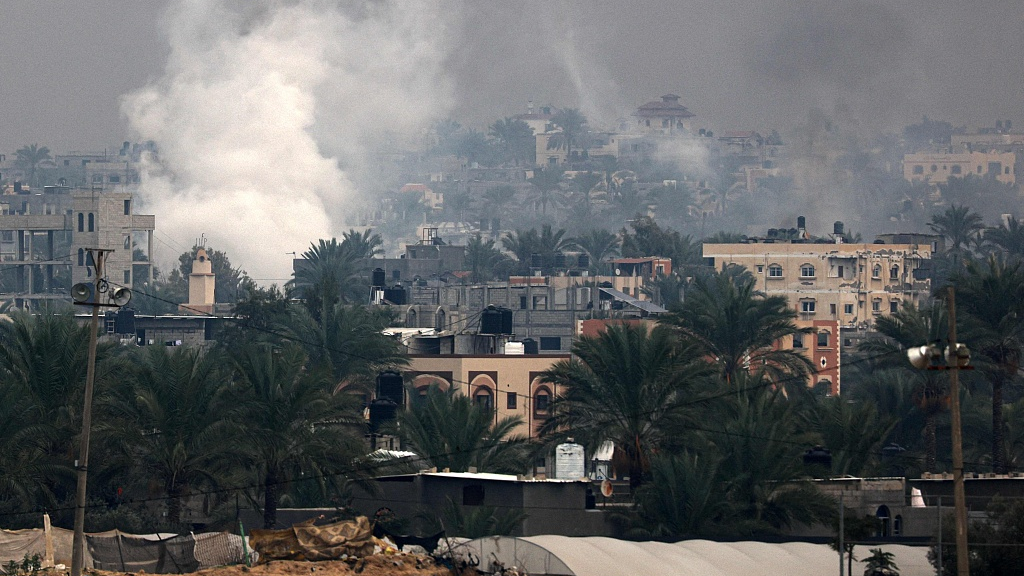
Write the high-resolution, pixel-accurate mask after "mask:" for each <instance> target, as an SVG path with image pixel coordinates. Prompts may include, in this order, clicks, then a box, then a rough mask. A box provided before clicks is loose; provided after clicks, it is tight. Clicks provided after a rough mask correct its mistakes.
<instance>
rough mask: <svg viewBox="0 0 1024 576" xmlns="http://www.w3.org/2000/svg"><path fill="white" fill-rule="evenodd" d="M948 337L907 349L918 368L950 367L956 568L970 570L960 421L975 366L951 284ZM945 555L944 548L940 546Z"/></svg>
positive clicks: (965, 575) (963, 574) (961, 573)
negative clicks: (964, 373) (964, 381)
mask: <svg viewBox="0 0 1024 576" xmlns="http://www.w3.org/2000/svg"><path fill="white" fill-rule="evenodd" d="M946 303H947V304H948V306H949V338H948V342H947V345H946V347H945V348H943V347H942V342H941V341H939V340H937V341H935V342H932V343H930V344H926V345H924V346H918V347H916V348H911V349H909V350H907V359H909V360H910V364H911V365H912V366H914V368H917V369H919V370H949V414H950V428H951V429H952V430H951V432H952V436H953V504H954V506H955V510H956V572H957V575H958V576H969V575H970V573H971V570H970V564H969V558H968V551H967V502H966V497H965V496H964V449H963V437H962V433H961V425H960V371H961V370H972V369H973V367H972V366H970V365H969V364H970V362H971V352H970V350H968V349H967V346H966V345H964V344H961V343H958V342H957V341H956V291H955V290H954V288H953V287H952V286H950V287H949V296H948V297H947V298H946ZM939 555H940V556H941V555H942V550H939Z"/></svg>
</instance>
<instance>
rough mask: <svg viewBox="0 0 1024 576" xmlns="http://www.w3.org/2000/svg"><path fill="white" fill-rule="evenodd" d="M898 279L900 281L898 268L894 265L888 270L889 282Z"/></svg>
mask: <svg viewBox="0 0 1024 576" xmlns="http://www.w3.org/2000/svg"><path fill="white" fill-rule="evenodd" d="M899 279H900V267H899V266H897V265H895V264H893V265H892V268H889V280H899Z"/></svg>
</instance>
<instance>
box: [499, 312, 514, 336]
mask: <svg viewBox="0 0 1024 576" xmlns="http://www.w3.org/2000/svg"><path fill="white" fill-rule="evenodd" d="M498 311H499V312H501V333H502V334H512V333H513V332H515V330H513V329H512V310H511V309H509V308H498Z"/></svg>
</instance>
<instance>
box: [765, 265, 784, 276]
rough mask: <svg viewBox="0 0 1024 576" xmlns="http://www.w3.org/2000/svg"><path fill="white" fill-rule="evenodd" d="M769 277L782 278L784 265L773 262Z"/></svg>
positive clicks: (769, 269) (769, 268)
mask: <svg viewBox="0 0 1024 576" xmlns="http://www.w3.org/2000/svg"><path fill="white" fill-rule="evenodd" d="M768 277H769V278H782V266H779V265H778V264H772V265H771V266H769V267H768Z"/></svg>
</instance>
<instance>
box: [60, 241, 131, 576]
mask: <svg viewBox="0 0 1024 576" xmlns="http://www.w3.org/2000/svg"><path fill="white" fill-rule="evenodd" d="M87 250H88V252H89V255H90V256H91V257H93V261H94V263H95V266H94V269H93V272H94V273H95V276H94V277H93V282H92V286H91V287H90V285H89V284H85V283H80V284H75V285H74V286H72V287H71V298H72V299H73V300H74V302H75V304H80V305H83V306H91V307H92V321H91V322H90V324H89V327H90V330H89V360H88V362H89V364H88V366H86V372H85V405H84V407H83V408H82V435H81V440H80V441H79V445H78V461H77V462H76V466H75V468H76V469H77V474H78V486H77V490H76V493H75V534H74V537H73V540H72V543H71V576H82V568H83V566H84V564H85V502H86V498H85V497H86V482H87V480H88V475H89V437H90V433H91V432H92V396H93V390H94V388H95V385H96V346H97V339H98V337H99V336H98V335H99V331H100V308H101V307H104V306H107V307H112V308H118V307H121V306H124V305H125V304H127V303H128V301H129V300H131V297H132V292H131V290H129V289H127V288H118V289H116V290H114V291H112V292H110V284H109V283H108V282H107V281H106V279H104V277H103V259H104V257H105V256H106V255H107V253H109V252H113V250H108V249H104V248H87ZM101 295H103V296H104V298H105V300H106V302H101V301H100V296H101Z"/></svg>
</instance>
